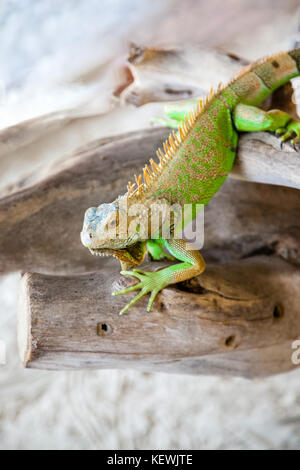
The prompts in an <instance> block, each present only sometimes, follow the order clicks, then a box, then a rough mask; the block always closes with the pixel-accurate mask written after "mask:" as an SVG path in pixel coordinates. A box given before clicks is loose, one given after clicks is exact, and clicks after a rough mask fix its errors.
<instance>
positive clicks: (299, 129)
mask: <svg viewBox="0 0 300 470" xmlns="http://www.w3.org/2000/svg"><path fill="white" fill-rule="evenodd" d="M276 135H281V137H280V148H282V147H283V144H284V143H285V142H287V141H288V140H289V141H290V142H291V144H292V146H293V147H294V149H295V150H296V152H299V147H297V144H298V143H299V142H300V122H297V121H292V122H290V123H289V124H288V125H287V126H286V128H279V129H277V131H276ZM293 136H295V137H294V138H293V139H292V137H293Z"/></svg>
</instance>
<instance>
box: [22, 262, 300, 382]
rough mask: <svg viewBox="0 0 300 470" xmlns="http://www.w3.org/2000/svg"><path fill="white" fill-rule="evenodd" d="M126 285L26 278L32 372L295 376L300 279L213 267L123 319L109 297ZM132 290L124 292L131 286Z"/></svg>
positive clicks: (276, 267)
mask: <svg viewBox="0 0 300 470" xmlns="http://www.w3.org/2000/svg"><path fill="white" fill-rule="evenodd" d="M125 282H126V281H123V280H120V278H119V276H118V274H117V272H115V273H112V272H111V270H110V271H108V272H107V271H106V270H102V271H100V272H97V273H90V274H85V275H80V276H64V277H58V276H49V275H42V274H26V275H24V277H23V279H22V283H21V294H20V311H19V344H20V352H21V357H22V360H23V362H24V364H25V365H26V366H27V367H31V368H42V369H78V368H116V367H117V368H123V367H131V368H137V369H142V370H147V371H163V372H176V373H185V374H200V373H202V374H203V373H204V374H227V375H228V374H230V375H242V376H246V377H258V376H266V375H269V374H274V373H279V372H284V371H289V370H292V369H293V368H295V367H296V366H295V365H293V363H292V354H293V349H292V342H293V340H296V339H299V337H300V315H299V302H300V271H299V269H298V268H297V267H295V266H293V265H291V264H289V263H287V262H286V261H283V260H280V259H278V258H273V257H267V256H257V257H252V258H249V259H245V260H242V261H241V260H239V261H236V262H231V263H225V264H223V265H220V264H219V265H218V264H215V265H210V266H209V267H208V269H207V271H206V272H205V273H204V274H203V275H202V276H198V277H197V278H195V279H193V280H191V281H189V282H188V283H185V284H182V285H180V286H179V287H176V288H167V289H165V290H164V291H163V292H162V293H161V294H160V295H159V298H158V300H157V301H156V302H155V305H154V309H153V311H152V312H151V313H150V314H147V313H146V300H143V301H141V302H140V303H139V304H136V306H135V307H133V308H132V310H131V312H130V314H129V315H124V316H122V317H120V316H119V315H118V311H119V310H120V308H121V306H122V305H124V302H125V301H127V300H128V298H127V299H125V298H122V297H119V298H114V299H113V300H112V298H111V292H112V289H116V288H120V287H121V286H123V285H124V284H125ZM126 284H127V283H126Z"/></svg>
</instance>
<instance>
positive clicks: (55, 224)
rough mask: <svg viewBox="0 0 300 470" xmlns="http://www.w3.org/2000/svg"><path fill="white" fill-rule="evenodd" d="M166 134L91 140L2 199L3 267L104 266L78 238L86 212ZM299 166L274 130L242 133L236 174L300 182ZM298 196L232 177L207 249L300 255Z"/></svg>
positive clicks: (210, 226)
mask: <svg viewBox="0 0 300 470" xmlns="http://www.w3.org/2000/svg"><path fill="white" fill-rule="evenodd" d="M167 135H168V130H167V129H162V128H154V129H151V130H145V131H139V132H134V133H131V134H128V135H125V136H119V137H115V138H113V139H111V142H109V143H107V139H105V140H104V141H97V142H94V143H93V144H90V145H88V146H87V147H86V148H85V149H83V150H82V151H80V152H78V154H75V155H73V156H72V158H70V159H69V160H68V161H66V162H64V163H62V164H61V166H60V167H58V166H56V167H55V168H54V169H53V170H52V173H50V174H49V176H48V177H47V178H44V179H42V180H40V181H39V182H38V183H36V184H33V185H29V186H27V187H25V188H23V189H22V187H21V188H20V189H19V191H15V192H14V193H12V194H10V195H8V196H6V197H3V198H1V199H0V273H5V272H11V271H16V270H22V271H37V272H47V273H76V272H83V271H91V270H94V269H97V268H98V267H99V266H103V264H104V263H106V262H107V261H106V259H105V260H102V259H99V258H97V257H93V256H91V255H90V253H89V251H88V250H87V249H85V248H84V247H83V246H82V245H81V243H80V238H79V234H80V231H81V228H82V221H83V215H84V212H85V210H86V209H87V208H88V207H90V206H95V205H98V204H100V203H103V202H110V201H112V200H113V199H114V198H116V197H117V196H118V195H120V194H122V193H124V190H125V188H126V184H127V181H128V180H129V179H132V176H133V175H134V173H136V172H137V171H140V169H141V168H142V166H143V164H144V163H145V161H147V160H148V158H149V157H151V156H152V155H154V152H155V149H156V148H157V147H159V146H160V145H161V143H162V141H163V140H164V138H165V137H166V136H167ZM299 168H300V156H299V153H297V152H295V151H294V150H292V149H291V148H290V147H289V146H288V145H287V146H285V149H284V150H283V151H280V149H279V142H278V139H277V138H276V137H274V136H271V135H269V134H266V133H258V134H248V135H244V136H242V138H241V139H240V145H239V152H238V158H237V161H236V164H235V167H234V170H233V175H235V176H236V177H238V178H242V179H248V180H250V181H251V180H252V181H261V182H270V183H271V182H272V183H274V184H282V185H285V186H291V187H293V188H299V187H300V171H299ZM22 184H25V185H26V181H25V182H23V183H21V185H22ZM299 197H300V196H299V195H298V192H297V191H293V190H292V189H290V190H288V189H284V188H281V187H274V186H273V187H268V186H266V185H253V184H250V183H248V184H245V183H244V182H243V183H241V182H238V181H235V182H234V181H233V180H232V179H231V180H228V181H227V183H226V184H225V185H224V187H223V188H222V189H221V191H220V192H219V193H218V194H217V195H216V197H215V198H213V200H212V201H211V203H210V204H209V205H208V207H207V209H206V240H205V252H209V253H210V254H211V256H212V257H214V258H215V259H224V257H225V258H226V259H227V253H229V254H230V256H232V255H234V256H243V255H247V253H248V252H250V251H253V250H256V249H260V247H261V246H270V245H271V247H270V249H272V250H277V249H278V250H279V247H281V248H282V244H283V245H284V247H285V246H287V248H282V251H286V252H288V253H292V255H290V256H293V257H296V258H297V259H298V256H299V255H298V244H299V242H298V240H299V236H298V235H299V224H300V221H299ZM283 240H284V241H283ZM218 253H219V254H218ZM220 253H221V254H220Z"/></svg>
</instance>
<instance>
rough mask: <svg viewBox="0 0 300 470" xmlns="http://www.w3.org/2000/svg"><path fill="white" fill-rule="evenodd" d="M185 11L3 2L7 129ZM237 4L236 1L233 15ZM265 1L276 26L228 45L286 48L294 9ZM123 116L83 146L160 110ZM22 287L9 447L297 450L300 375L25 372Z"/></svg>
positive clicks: (126, 4) (4, 427)
mask: <svg viewBox="0 0 300 470" xmlns="http://www.w3.org/2000/svg"><path fill="white" fill-rule="evenodd" d="M177 3H178V2H176V1H175V2H171V1H165V2H161V1H157V0H152V1H151V2H148V1H143V2H140V1H138V0H124V1H122V0H114V1H113V0H105V1H102V2H99V1H96V0H89V1H88V2H86V1H84V0H77V1H71V0H64V2H61V1H58V0H43V1H34V0H23V1H22V2H18V1H16V0H15V1H9V0H4V1H2V2H1V6H0V44H1V47H0V83H1V87H2V88H1V90H2V91H1V93H2V94H1V102H0V116H1V124H0V126H1V128H5V126H7V125H10V124H14V123H17V122H20V121H21V120H22V119H26V118H29V117H32V116H34V115H38V114H42V113H44V112H49V111H51V110H55V109H59V108H60V107H61V106H62V101H61V100H65V101H63V103H64V105H65V104H66V103H67V104H68V103H70V102H72V100H73V99H74V96H73V94H72V93H73V91H72V92H70V94H68V93H69V92H68V90H66V87H65V82H64V81H65V80H67V79H68V78H70V77H74V76H76V74H78V73H80V72H82V70H84V69H85V68H87V67H90V66H91V64H93V61H95V62H98V63H99V62H101V63H105V62H106V61H109V60H110V59H111V57H113V56H117V55H118V54H120V53H121V52H122V51H123V50H124V48H126V41H125V39H124V38H126V40H127V39H128V38H129V39H132V38H133V39H135V40H140V38H141V36H142V37H143V38H144V40H145V41H148V40H149V41H150V40H151V39H152V38H153V27H154V24H155V25H156V26H157V24H162V23H160V22H161V21H162V20H161V18H162V17H163V15H166V12H168V11H169V12H172V14H173V16H172V15H171V16H170V19H168V18H167V20H166V21H165V22H164V23H163V24H162V27H164V28H163V30H164V31H168V28H170V21H171V20H172V18H173V17H174V9H176V6H177ZM179 3H180V4H182V2H179ZM200 3H201V2H199V4H200ZM213 3H215V2H213ZM233 3H237V2H231V1H230V0H229V1H228V4H229V6H230V7H232V4H233ZM254 3H256V2H254ZM259 4H260V7H257V8H261V5H262V4H264V6H265V10H267V9H268V8H269V10H268V12H269V13H270V12H271V13H270V18H271V20H270V22H269V23H268V24H266V25H265V28H261V29H260V30H257V31H256V43H255V44H252V46H251V41H253V32H249V34H248V42H247V41H246V39H245V37H246V36H245V37H244V38H241V40H240V42H239V40H238V38H235V41H231V42H232V48H231V50H232V51H236V52H240V53H242V52H244V53H245V56H248V57H251V58H254V57H257V56H259V55H262V54H265V53H266V52H268V51H269V49H270V48H271V49H272V50H278V49H284V48H285V47H288V45H289V44H290V41H291V36H292V35H293V34H294V33H295V31H296V29H295V18H296V16H295V5H296V4H297V2H294V1H292V0H291V1H288V2H281V3H280V2H279V1H275V2H272V5H273V8H271V7H270V2H269V1H266V2H263V1H262V2H259ZM190 5H191V2H190V1H187V2H186V6H187V8H188V7H189V6H190ZM254 13H255V12H254ZM173 19H174V18H173ZM143 25H147V28H145V27H143ZM151 25H152V27H151ZM175 33H176V31H175V32H174V31H173V36H172V38H174V37H175V36H176V34H175ZM250 33H251V34H250ZM250 37H251V39H250ZM268 41H269V43H268ZM227 42H228V41H227ZM270 44H271V46H270ZM70 57H71V58H72V60H71V61H70ZM66 64H67V65H68V66H67V67H66ZM58 97H59V99H58ZM68 100H69V101H68ZM30 103H31V105H30ZM32 103H34V105H33V104H32ZM126 112H127V114H126V116H127V117H128V116H131V118H130V119H128V118H125V114H124V111H121V113H120V114H119V115H115V117H114V119H113V122H110V121H109V120H107V121H106V125H105V126H104V127H103V128H102V129H101V130H100V129H99V132H97V135H94V134H95V133H96V131H97V130H95V131H93V132H92V133H91V134H90V133H89V132H90V131H89V132H85V133H84V135H83V136H82V141H86V140H88V139H91V138H95V137H96V136H99V137H100V136H101V135H107V133H111V134H112V133H116V132H117V131H118V129H119V128H120V127H121V128H122V129H121V131H122V132H124V130H127V129H134V128H137V127H140V126H142V125H143V124H145V125H146V123H147V121H148V118H149V115H151V108H150V111H149V108H148V110H146V111H145V110H135V109H130V110H127V111H126ZM116 116H119V118H118V119H119V120H117V117H116ZM120 123H121V124H120ZM72 142H73V141H72ZM76 143H77V142H76ZM71 147H72V145H71ZM67 148H68V145H67ZM45 155H46V154H45ZM45 155H44V158H45V159H46V157H47V155H46V156H45ZM3 158H4V157H3ZM35 158H36V157H35ZM33 159H34V156H33ZM28 161H29V160H26V165H25V163H23V166H22V164H20V162H19V164H18V168H17V169H15V170H14V173H13V174H12V172H11V170H10V171H7V172H5V171H4V169H3V171H2V181H1V184H2V185H3V184H5V183H8V182H10V181H11V178H13V177H15V178H16V177H17V176H18V175H19V174H21V173H22V172H24V171H28ZM0 163H1V162H0ZM29 163H30V161H29ZM3 168H6V167H5V165H4V166H3ZM18 284H19V274H10V275H8V276H6V277H4V278H2V279H1V280H0V340H3V341H5V343H6V348H7V363H6V365H5V366H0V448H1V449H132V448H136V449H151V448H154V449H162V448H165V449H199V448H201V449H245V448H246V449H267V448H268V449H269V448H280V449H292V448H298V449H299V448H300V387H299V383H300V382H299V381H300V370H299V369H298V370H295V371H294V372H292V373H290V374H286V375H281V376H277V377H272V378H267V379H262V380H254V381H246V380H243V379H237V378H234V379H231V378H226V379H224V378H219V377H191V376H178V375H165V374H149V373H141V372H134V371H116V370H113V371H98V372H90V371H89V372H84V371H83V372H43V371H41V372H39V371H31V370H24V369H23V368H22V366H21V364H20V361H19V358H18V351H17V344H16V304H17V293H18ZM128 321H130V317H128Z"/></svg>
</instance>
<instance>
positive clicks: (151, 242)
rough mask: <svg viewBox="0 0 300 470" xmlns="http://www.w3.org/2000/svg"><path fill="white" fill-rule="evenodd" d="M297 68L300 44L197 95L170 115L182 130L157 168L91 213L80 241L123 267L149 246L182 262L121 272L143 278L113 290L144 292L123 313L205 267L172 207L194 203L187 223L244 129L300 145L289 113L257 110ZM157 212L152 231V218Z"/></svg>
mask: <svg viewBox="0 0 300 470" xmlns="http://www.w3.org/2000/svg"><path fill="white" fill-rule="evenodd" d="M299 70H300V49H295V50H292V51H290V52H283V53H280V54H276V55H274V56H271V57H268V58H266V59H262V60H259V61H257V62H254V63H253V64H251V65H250V66H248V67H246V68H244V69H242V70H241V72H240V73H239V75H238V76H237V77H235V78H234V79H233V80H232V81H231V82H230V83H229V84H228V85H226V86H220V87H219V88H218V90H217V91H216V92H211V93H210V95H209V96H208V97H207V98H206V99H205V100H204V101H201V100H199V101H198V102H197V104H196V106H195V107H194V109H192V110H190V111H189V112H188V113H187V112H186V111H187V108H184V109H183V110H181V111H177V112H176V113H174V112H171V113H170V117H172V118H175V119H176V120H181V119H182V122H181V124H180V125H179V128H178V129H179V131H178V133H175V132H173V133H172V134H171V135H170V137H169V139H168V140H167V141H166V142H165V143H164V144H163V148H164V151H161V150H158V152H157V157H158V160H157V161H156V162H155V161H154V160H152V159H151V160H150V164H151V167H152V168H151V169H150V168H149V167H148V165H146V166H145V168H144V169H143V177H142V176H141V175H140V176H138V177H136V176H135V183H134V184H132V183H131V182H129V183H128V186H127V192H126V194H124V195H123V196H120V197H119V198H118V199H117V200H115V201H114V202H112V203H110V204H102V205H100V206H99V207H98V208H90V209H88V210H87V212H86V214H85V218H84V225H83V230H82V232H81V240H82V243H83V244H84V245H85V246H86V247H87V248H89V249H90V251H91V252H92V253H93V254H98V255H113V256H115V257H116V258H118V259H119V260H120V262H121V266H122V268H123V269H124V267H125V268H127V269H128V267H129V266H130V267H133V266H138V265H140V264H141V263H142V261H143V259H144V257H145V253H146V250H147V249H148V252H149V253H150V255H151V256H152V258H153V259H155V260H157V259H162V258H163V257H165V256H167V257H170V256H168V255H166V253H165V251H164V249H167V250H168V251H169V253H170V254H171V255H172V257H173V258H172V259H174V258H175V259H176V260H178V261H180V262H179V263H177V264H174V265H172V266H168V267H166V268H164V269H162V270H160V271H157V272H145V271H142V270H139V269H133V270H132V271H127V270H123V271H121V274H124V275H130V276H134V277H136V278H137V279H138V280H139V282H138V283H137V284H135V285H133V286H131V287H128V288H127V289H123V290H121V291H118V292H115V293H114V294H113V295H119V294H126V293H128V292H131V291H134V290H138V289H140V292H139V293H138V295H137V296H136V297H135V298H133V299H132V300H131V301H130V302H129V303H128V304H127V305H126V306H125V307H124V308H123V309H122V311H121V312H120V313H124V312H125V311H126V310H127V309H128V308H129V307H130V306H131V305H133V304H134V303H135V302H136V301H137V300H138V299H140V298H141V297H142V296H143V295H145V294H147V293H151V295H150V299H149V303H148V311H149V310H150V309H151V306H152V304H153V301H154V299H155V297H156V295H157V294H158V292H159V291H160V290H161V289H163V288H164V287H166V286H168V285H169V284H173V283H177V282H180V281H184V280H187V279H190V278H192V277H194V276H196V275H198V274H201V273H202V272H203V270H204V269H205V262H204V260H203V258H202V256H201V254H200V253H199V251H198V250H196V249H193V247H192V246H191V245H190V244H189V243H188V242H186V241H185V240H183V239H178V237H177V232H176V227H175V225H176V224H175V223H174V218H173V219H172V218H170V217H167V215H166V214H167V212H168V211H166V208H167V209H170V210H171V209H172V207H173V206H174V204H176V205H179V206H180V207H182V206H184V205H187V204H189V205H190V206H191V208H192V209H191V212H190V214H192V215H190V217H189V218H187V219H185V218H184V219H183V222H182V224H183V227H184V226H185V225H186V224H188V223H190V221H191V219H193V218H194V217H196V215H197V210H198V209H197V207H198V205H199V204H200V205H201V204H203V205H205V204H207V203H208V202H209V201H210V199H211V198H212V197H213V195H214V194H215V193H216V192H217V191H218V189H219V188H220V187H221V186H222V184H223V183H224V181H225V179H226V177H227V175H228V173H229V172H230V170H231V168H232V165H233V162H234V159H235V155H236V151H237V144H238V131H244V132H251V131H271V132H276V133H278V134H281V140H282V142H284V141H286V140H288V139H292V140H291V142H292V144H293V145H294V146H296V144H297V143H298V142H299V141H300V123H299V122H295V121H293V119H292V118H291V116H290V115H289V114H287V113H285V112H283V111H280V110H271V111H267V112H266V111H263V110H261V109H259V108H258V107H257V106H258V105H259V104H261V103H262V102H263V101H264V100H265V98H267V97H268V96H269V95H270V94H271V93H273V91H274V90H276V89H277V88H278V87H280V86H281V85H283V84H285V83H286V82H288V81H289V80H290V79H292V78H294V77H297V76H299V75H300V72H299ZM192 105H193V103H192ZM188 108H189V109H190V108H191V103H189V105H188ZM137 208H138V210H137ZM159 212H161V216H160V217H159V223H158V224H157V223H156V226H155V229H154V228H153V217H154V216H155V215H157V214H158V213H159ZM168 215H169V213H168ZM166 226H167V227H166ZM166 228H168V229H169V231H168V235H167V236H166V235H165V233H166V232H165V229H166Z"/></svg>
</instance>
